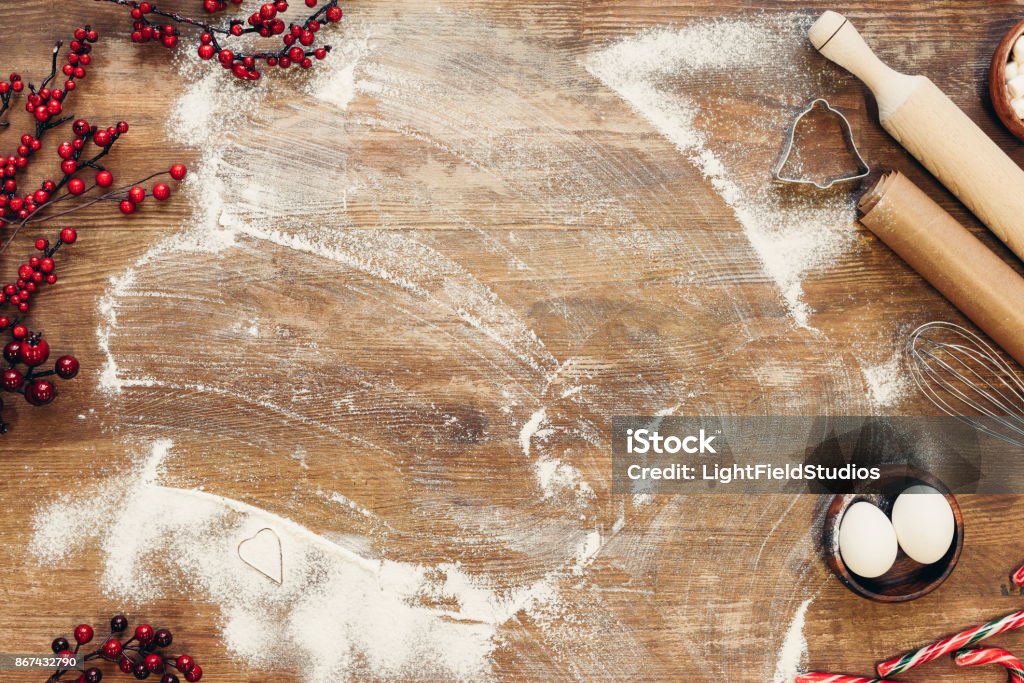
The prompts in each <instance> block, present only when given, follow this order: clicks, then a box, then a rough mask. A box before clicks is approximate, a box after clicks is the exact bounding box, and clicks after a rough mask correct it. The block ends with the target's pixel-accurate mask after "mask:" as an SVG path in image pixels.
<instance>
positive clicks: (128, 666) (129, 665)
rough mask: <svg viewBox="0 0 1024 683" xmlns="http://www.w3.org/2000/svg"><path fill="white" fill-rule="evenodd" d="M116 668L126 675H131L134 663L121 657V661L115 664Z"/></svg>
mask: <svg viewBox="0 0 1024 683" xmlns="http://www.w3.org/2000/svg"><path fill="white" fill-rule="evenodd" d="M117 666H118V668H120V669H121V671H123V672H124V673H126V674H130V673H132V671H133V670H134V669H135V662H133V661H132V660H130V659H128V658H127V657H122V658H121V659H120V660H119V661H118V662H117Z"/></svg>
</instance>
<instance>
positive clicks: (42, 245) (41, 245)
mask: <svg viewBox="0 0 1024 683" xmlns="http://www.w3.org/2000/svg"><path fill="white" fill-rule="evenodd" d="M49 246H50V242H49V240H44V239H43V238H41V237H40V238H39V239H37V240H36V249H37V250H39V251H46V249H47V248H48V247H49Z"/></svg>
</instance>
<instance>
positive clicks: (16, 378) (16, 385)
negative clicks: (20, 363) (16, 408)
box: [2, 368, 25, 391]
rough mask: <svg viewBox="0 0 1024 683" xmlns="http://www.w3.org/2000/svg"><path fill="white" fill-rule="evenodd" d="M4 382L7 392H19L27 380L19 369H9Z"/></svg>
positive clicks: (5, 371) (3, 379)
mask: <svg viewBox="0 0 1024 683" xmlns="http://www.w3.org/2000/svg"><path fill="white" fill-rule="evenodd" d="M2 381H3V386H4V389H6V390H7V391H17V390H18V389H21V383H22V382H24V381H25V378H24V376H23V375H22V374H21V372H19V371H18V370H17V369H15V368H8V369H6V370H4V374H3V378H2Z"/></svg>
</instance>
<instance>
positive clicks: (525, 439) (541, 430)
mask: <svg viewBox="0 0 1024 683" xmlns="http://www.w3.org/2000/svg"><path fill="white" fill-rule="evenodd" d="M547 419H548V412H547V408H540V409H539V410H537V411H536V412H535V413H534V414H533V415H531V416H530V419H529V420H527V421H526V424H524V425H523V428H522V430H521V431H520V432H519V445H520V446H521V447H522V449H523V455H527V456H528V455H530V444H531V442H532V441H533V440H534V439H543V438H545V437H548V436H550V435H551V433H552V430H551V429H550V428H549V427H544V423H546V422H547Z"/></svg>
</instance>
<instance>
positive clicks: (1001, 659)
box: [953, 647, 1024, 683]
mask: <svg viewBox="0 0 1024 683" xmlns="http://www.w3.org/2000/svg"><path fill="white" fill-rule="evenodd" d="M953 661H955V662H956V663H957V664H959V665H960V666H985V665H987V664H998V665H999V666H1002V667H1005V668H1006V670H1007V671H1009V672H1010V683H1024V666H1022V665H1021V663H1020V660H1019V659H1017V658H1016V657H1014V656H1013V655H1012V654H1010V653H1009V652H1007V651H1006V650H1003V649H1000V648H998V647H979V648H975V649H973V650H961V651H959V652H957V653H956V654H955V655H953Z"/></svg>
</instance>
